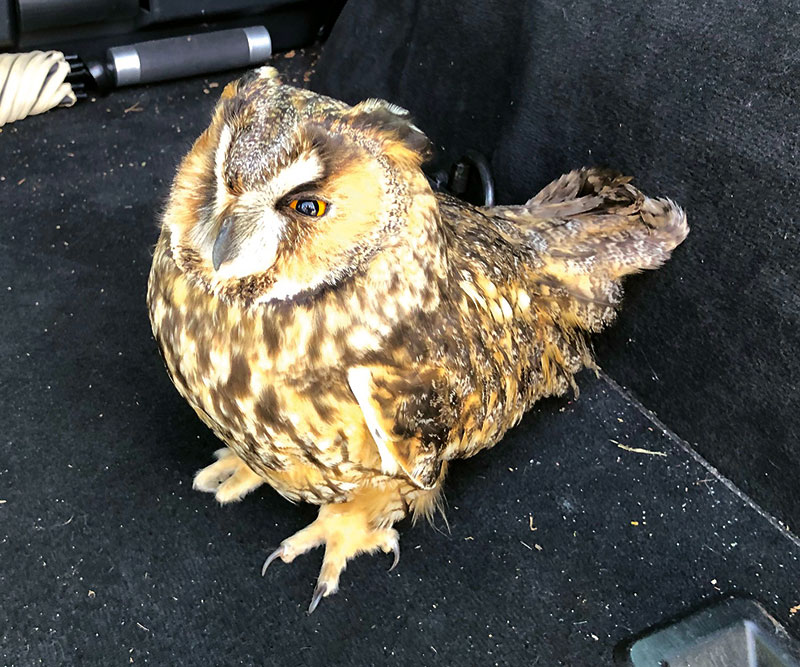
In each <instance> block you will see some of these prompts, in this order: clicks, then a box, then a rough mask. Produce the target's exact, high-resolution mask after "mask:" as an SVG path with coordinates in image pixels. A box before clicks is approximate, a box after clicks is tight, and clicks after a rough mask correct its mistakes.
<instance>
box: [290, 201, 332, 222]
mask: <svg viewBox="0 0 800 667" xmlns="http://www.w3.org/2000/svg"><path fill="white" fill-rule="evenodd" d="M289 208H293V209H294V210H295V211H297V212H298V213H302V214H303V215H307V216H309V217H310V218H321V217H322V216H323V215H325V210H326V209H327V208H328V205H327V204H326V203H325V202H324V201H322V200H321V199H292V201H290V202H289Z"/></svg>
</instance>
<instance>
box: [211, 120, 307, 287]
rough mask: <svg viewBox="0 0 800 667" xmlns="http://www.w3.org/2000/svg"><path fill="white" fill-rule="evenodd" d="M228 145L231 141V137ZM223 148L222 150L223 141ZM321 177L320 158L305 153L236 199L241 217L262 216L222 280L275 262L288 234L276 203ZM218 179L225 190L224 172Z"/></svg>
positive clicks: (264, 268) (224, 269) (261, 269)
mask: <svg viewBox="0 0 800 667" xmlns="http://www.w3.org/2000/svg"><path fill="white" fill-rule="evenodd" d="M226 129H227V128H226ZM223 138H225V137H223ZM228 142H230V138H229V137H228ZM220 147H222V143H221V142H220ZM217 157H219V151H218V153H217ZM223 157H224V154H223ZM322 174H323V165H322V161H321V160H320V159H319V157H318V156H317V155H315V154H314V153H304V154H303V155H301V156H299V157H298V158H297V159H296V160H294V161H293V162H292V163H290V164H288V165H286V167H284V168H283V169H281V170H280V171H279V172H278V173H277V174H275V176H273V177H272V178H271V179H270V180H269V181H268V182H267V183H266V184H264V186H262V187H259V188H257V189H253V190H251V191H249V192H244V193H242V194H241V195H240V196H239V197H238V198H237V200H236V204H235V208H236V209H240V210H241V211H242V212H243V213H242V218H244V217H245V215H246V213H245V212H247V211H254V210H261V211H263V213H262V215H261V218H260V219H259V220H258V221H257V222H256V223H255V225H254V227H253V231H252V232H250V233H249V234H248V235H247V238H246V239H245V240H244V241H243V242H242V244H241V246H240V247H239V249H238V252H237V253H236V255H235V256H234V257H232V258H231V259H230V260H229V261H227V262H224V263H223V264H222V265H221V266H220V267H219V269H218V270H217V276H218V277H219V278H220V279H221V280H227V279H230V278H245V277H247V276H251V275H254V274H257V273H263V272H264V271H267V270H268V269H269V268H270V267H271V266H272V265H273V264H274V263H275V259H276V257H277V253H278V247H279V246H280V242H281V240H282V239H283V236H284V233H285V231H286V219H285V218H284V216H283V215H282V214H281V213H280V212H278V211H277V210H276V208H275V205H276V203H277V202H278V201H279V200H280V198H281V197H283V196H284V195H285V194H286V193H287V192H289V191H291V190H292V189H294V188H296V187H298V186H299V185H302V184H303V183H310V182H312V181H314V180H316V179H317V178H319V177H320V176H322ZM217 178H218V181H217V188H220V187H223V189H224V185H223V186H220V183H221V180H220V179H221V172H220V173H218V174H217ZM234 215H235V214H234ZM233 224H234V227H235V226H236V224H237V222H236V221H235V220H234V223H233ZM239 224H242V223H239ZM233 233H235V230H234V232H233ZM206 251H207V252H208V254H209V255H210V253H211V248H207V249H206ZM276 287H277V285H276ZM301 289H302V287H300V286H297V289H294V286H291V287H289V289H288V290H287V291H286V296H285V297H284V298H288V297H289V296H292V295H293V294H296V293H297V292H299V291H300V290H301ZM279 291H280V290H279Z"/></svg>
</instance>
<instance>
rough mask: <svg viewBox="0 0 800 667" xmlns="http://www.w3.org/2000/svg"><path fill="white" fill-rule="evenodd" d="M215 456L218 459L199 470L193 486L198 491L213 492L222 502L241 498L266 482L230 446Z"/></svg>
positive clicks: (220, 450) (217, 452)
mask: <svg viewBox="0 0 800 667" xmlns="http://www.w3.org/2000/svg"><path fill="white" fill-rule="evenodd" d="M214 456H215V457H216V458H217V460H216V461H215V462H214V463H212V464H211V465H210V466H206V467H205V468H203V469H202V470H199V471H198V472H197V474H196V475H195V476H194V483H193V484H192V486H193V487H194V488H195V489H197V490H198V491H205V492H206V493H213V494H214V496H215V497H216V499H217V500H218V501H219V502H220V503H222V504H225V503H230V502H233V501H235V500H241V499H242V498H244V496H246V495H247V494H248V493H250V491H252V490H253V489H256V488H258V487H259V486H261V485H262V484H263V483H264V479H263V478H262V477H260V476H259V475H257V474H256V473H254V472H253V471H252V470H251V469H250V468H249V467H248V465H247V464H246V463H245V462H244V461H242V459H240V458H239V457H238V456H237V455H236V454H234V453H233V451H232V450H231V449H229V448H228V447H223V448H222V449H218V450H217V451H216V452H214Z"/></svg>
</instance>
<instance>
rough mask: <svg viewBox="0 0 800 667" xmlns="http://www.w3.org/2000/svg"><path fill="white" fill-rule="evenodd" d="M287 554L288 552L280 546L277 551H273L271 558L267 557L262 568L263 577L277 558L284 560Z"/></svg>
mask: <svg viewBox="0 0 800 667" xmlns="http://www.w3.org/2000/svg"><path fill="white" fill-rule="evenodd" d="M285 553H286V550H285V549H284V548H283V546H280V547H278V548H277V549H275V551H273V552H272V553H271V554H270V555H269V556H267V559H266V560H265V561H264V564H263V565H262V566H261V576H262V577H263V576H264V575H265V574H266V573H267V568H268V567H269V566H270V565H271V564H272V562H273V561H274V560H275V559H276V558H282V556H283V555H284V554H285Z"/></svg>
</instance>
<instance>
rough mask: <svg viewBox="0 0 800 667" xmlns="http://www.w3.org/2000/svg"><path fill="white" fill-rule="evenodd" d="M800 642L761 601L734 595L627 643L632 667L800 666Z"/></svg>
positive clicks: (625, 657)
mask: <svg viewBox="0 0 800 667" xmlns="http://www.w3.org/2000/svg"><path fill="white" fill-rule="evenodd" d="M798 659H800V645H799V644H798V643H797V642H796V641H795V640H794V639H792V638H791V637H790V636H789V635H788V634H787V632H786V630H784V628H783V627H782V626H781V625H780V624H779V623H778V622H777V621H776V620H775V619H774V618H772V616H770V615H769V614H768V613H767V612H766V611H765V610H764V609H763V608H762V607H761V606H760V605H758V604H757V603H755V602H753V601H752V600H744V599H740V598H729V599H728V600H725V601H724V602H722V603H719V604H716V605H714V606H712V607H707V608H706V609H703V610H701V611H698V612H697V613H695V614H692V615H691V616H689V617H687V618H685V619H683V620H681V621H678V622H676V623H672V624H670V625H668V626H666V627H663V628H660V629H657V630H654V631H652V632H650V633H648V634H646V635H644V636H642V637H641V638H639V639H636V640H633V641H632V642H627V643H626V644H625V645H623V646H622V647H621V648H620V649H619V650H618V651H617V664H619V665H625V666H627V667H800V663H799V662H798Z"/></svg>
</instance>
